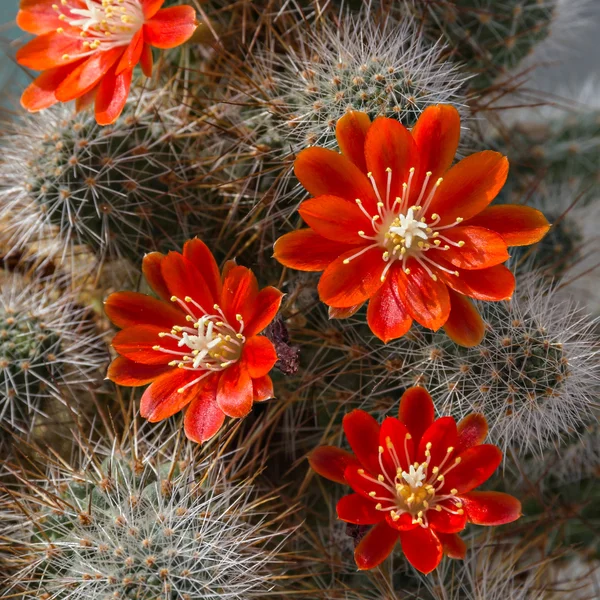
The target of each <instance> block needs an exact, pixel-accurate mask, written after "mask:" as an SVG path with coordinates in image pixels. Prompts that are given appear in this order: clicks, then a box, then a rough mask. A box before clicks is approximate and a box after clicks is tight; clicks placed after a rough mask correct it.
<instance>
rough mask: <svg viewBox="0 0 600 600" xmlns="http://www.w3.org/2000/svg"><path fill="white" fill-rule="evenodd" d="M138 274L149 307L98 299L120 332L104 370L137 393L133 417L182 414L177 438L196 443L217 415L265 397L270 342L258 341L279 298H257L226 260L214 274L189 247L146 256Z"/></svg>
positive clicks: (274, 293) (209, 260) (241, 270)
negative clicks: (182, 423)
mask: <svg viewBox="0 0 600 600" xmlns="http://www.w3.org/2000/svg"><path fill="white" fill-rule="evenodd" d="M142 268H143V272H144V275H145V277H146V280H147V281H148V283H149V285H150V287H151V288H152V289H153V290H154V291H155V292H156V294H157V295H158V296H159V297H160V298H161V300H158V299H156V298H153V297H151V296H147V295H145V294H140V293H137V292H116V293H114V294H111V295H110V296H109V297H108V299H107V300H106V304H105V310H106V314H107V315H108V317H109V318H110V320H111V321H112V322H113V323H114V324H115V325H116V326H117V327H121V328H122V331H120V332H119V333H118V334H117V335H116V336H115V337H114V339H113V341H112V346H113V348H114V349H115V350H116V351H117V352H118V353H119V354H120V355H121V356H119V357H118V358H116V359H115V360H114V361H113V362H112V364H111V365H110V367H109V369H108V379H110V380H112V381H114V382H115V383H118V384H120V385H128V386H142V385H146V384H148V383H151V385H150V387H148V389H147V390H146V391H145V392H144V395H143V396H142V403H141V409H140V410H141V414H142V416H143V417H145V418H147V419H148V420H149V421H152V422H156V421H162V420H163V419H166V418H168V417H170V416H172V415H174V414H175V413H177V412H179V411H180V410H182V409H183V408H184V407H186V406H188V405H189V406H188V408H187V411H186V414H185V433H186V435H187V436H188V438H190V439H191V440H194V441H197V442H204V441H206V440H208V439H209V438H211V437H212V436H213V435H215V434H216V433H217V431H218V430H219V429H220V427H221V425H223V422H224V420H225V416H226V415H227V416H229V417H237V418H239V417H244V416H246V415H247V414H248V413H249V412H250V410H251V409H252V404H253V403H254V402H260V401H263V400H267V399H269V398H272V397H273V383H272V381H271V378H270V377H269V375H268V373H269V371H270V370H271V369H272V368H273V366H274V365H275V362H276V361H277V354H276V352H275V348H274V347H273V344H272V343H271V342H270V341H269V340H268V339H267V338H266V337H264V336H261V335H258V334H259V333H260V332H261V331H263V330H264V328H265V327H266V326H267V325H268V324H269V323H270V322H271V321H272V320H273V319H274V317H275V315H276V314H277V311H278V310H279V305H280V304H281V297H282V294H281V292H280V291H279V290H277V289H275V288H273V287H267V288H264V289H262V290H260V291H259V289H258V283H257V281H256V277H255V276H254V274H253V273H252V271H250V270H249V269H247V268H245V267H240V266H237V265H236V264H235V263H234V262H233V261H229V262H228V263H226V264H225V267H224V269H223V273H222V274H220V273H219V268H218V267H217V263H216V262H215V259H214V257H213V255H212V254H211V252H210V250H209V249H208V248H207V247H206V245H205V244H204V243H203V242H201V241H200V240H198V239H193V240H190V241H188V242H186V244H185V246H184V248H183V254H180V253H179V252H169V254H167V255H166V256H164V255H162V254H160V253H158V252H153V253H151V254H147V255H146V256H145V257H144V262H143V267H142Z"/></svg>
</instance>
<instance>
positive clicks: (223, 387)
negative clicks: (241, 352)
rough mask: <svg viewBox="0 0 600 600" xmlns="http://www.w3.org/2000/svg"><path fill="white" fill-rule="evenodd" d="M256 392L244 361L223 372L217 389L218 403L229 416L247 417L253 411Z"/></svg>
mask: <svg viewBox="0 0 600 600" xmlns="http://www.w3.org/2000/svg"><path fill="white" fill-rule="evenodd" d="M253 402H254V390H253V387H252V379H251V377H250V374H249V373H248V369H247V368H246V366H245V365H244V363H243V362H242V361H239V362H236V363H234V364H233V365H231V366H230V367H227V369H225V370H224V371H223V374H222V375H221V378H220V379H219V386H218V388H217V403H218V405H219V408H220V409H221V410H222V411H223V412H224V413H225V414H226V415H227V416H228V417H234V418H241V417H245V416H246V415H247V414H248V413H249V412H250V411H251V410H252V403H253Z"/></svg>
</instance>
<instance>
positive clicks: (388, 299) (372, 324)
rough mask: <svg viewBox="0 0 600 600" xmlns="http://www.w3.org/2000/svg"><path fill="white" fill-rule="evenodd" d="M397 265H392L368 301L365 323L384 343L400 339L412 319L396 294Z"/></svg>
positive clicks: (398, 267) (408, 327)
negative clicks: (381, 283) (383, 280)
mask: <svg viewBox="0 0 600 600" xmlns="http://www.w3.org/2000/svg"><path fill="white" fill-rule="evenodd" d="M397 265H399V263H396V265H393V266H392V268H391V269H390V272H389V273H388V276H387V278H386V280H385V282H384V284H383V285H382V286H381V287H380V288H379V290H378V291H377V293H376V294H375V295H374V296H373V297H372V298H371V299H370V300H369V306H368V308H367V323H368V324H369V328H370V329H371V331H372V332H373V333H374V334H375V335H376V336H377V337H378V338H379V339H380V340H381V341H382V342H383V343H384V344H387V343H388V342H389V341H390V340H395V339H396V338H399V337H402V336H403V335H404V334H405V333H406V332H407V331H408V330H409V329H410V327H411V325H412V318H411V316H410V315H409V314H408V310H407V309H406V306H405V305H404V302H402V299H401V298H400V294H399V293H398V285H397V279H398V275H397V273H396V270H397V269H400V266H397Z"/></svg>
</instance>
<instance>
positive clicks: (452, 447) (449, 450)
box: [446, 446, 454, 454]
mask: <svg viewBox="0 0 600 600" xmlns="http://www.w3.org/2000/svg"><path fill="white" fill-rule="evenodd" d="M446 452H447V453H448V454H450V452H454V446H448V448H447V449H446Z"/></svg>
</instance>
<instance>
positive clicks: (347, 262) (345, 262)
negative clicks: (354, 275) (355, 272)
mask: <svg viewBox="0 0 600 600" xmlns="http://www.w3.org/2000/svg"><path fill="white" fill-rule="evenodd" d="M342 263H343V264H345V265H347V264H350V261H349V260H348V259H347V258H345V259H344V260H343V261H342Z"/></svg>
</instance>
